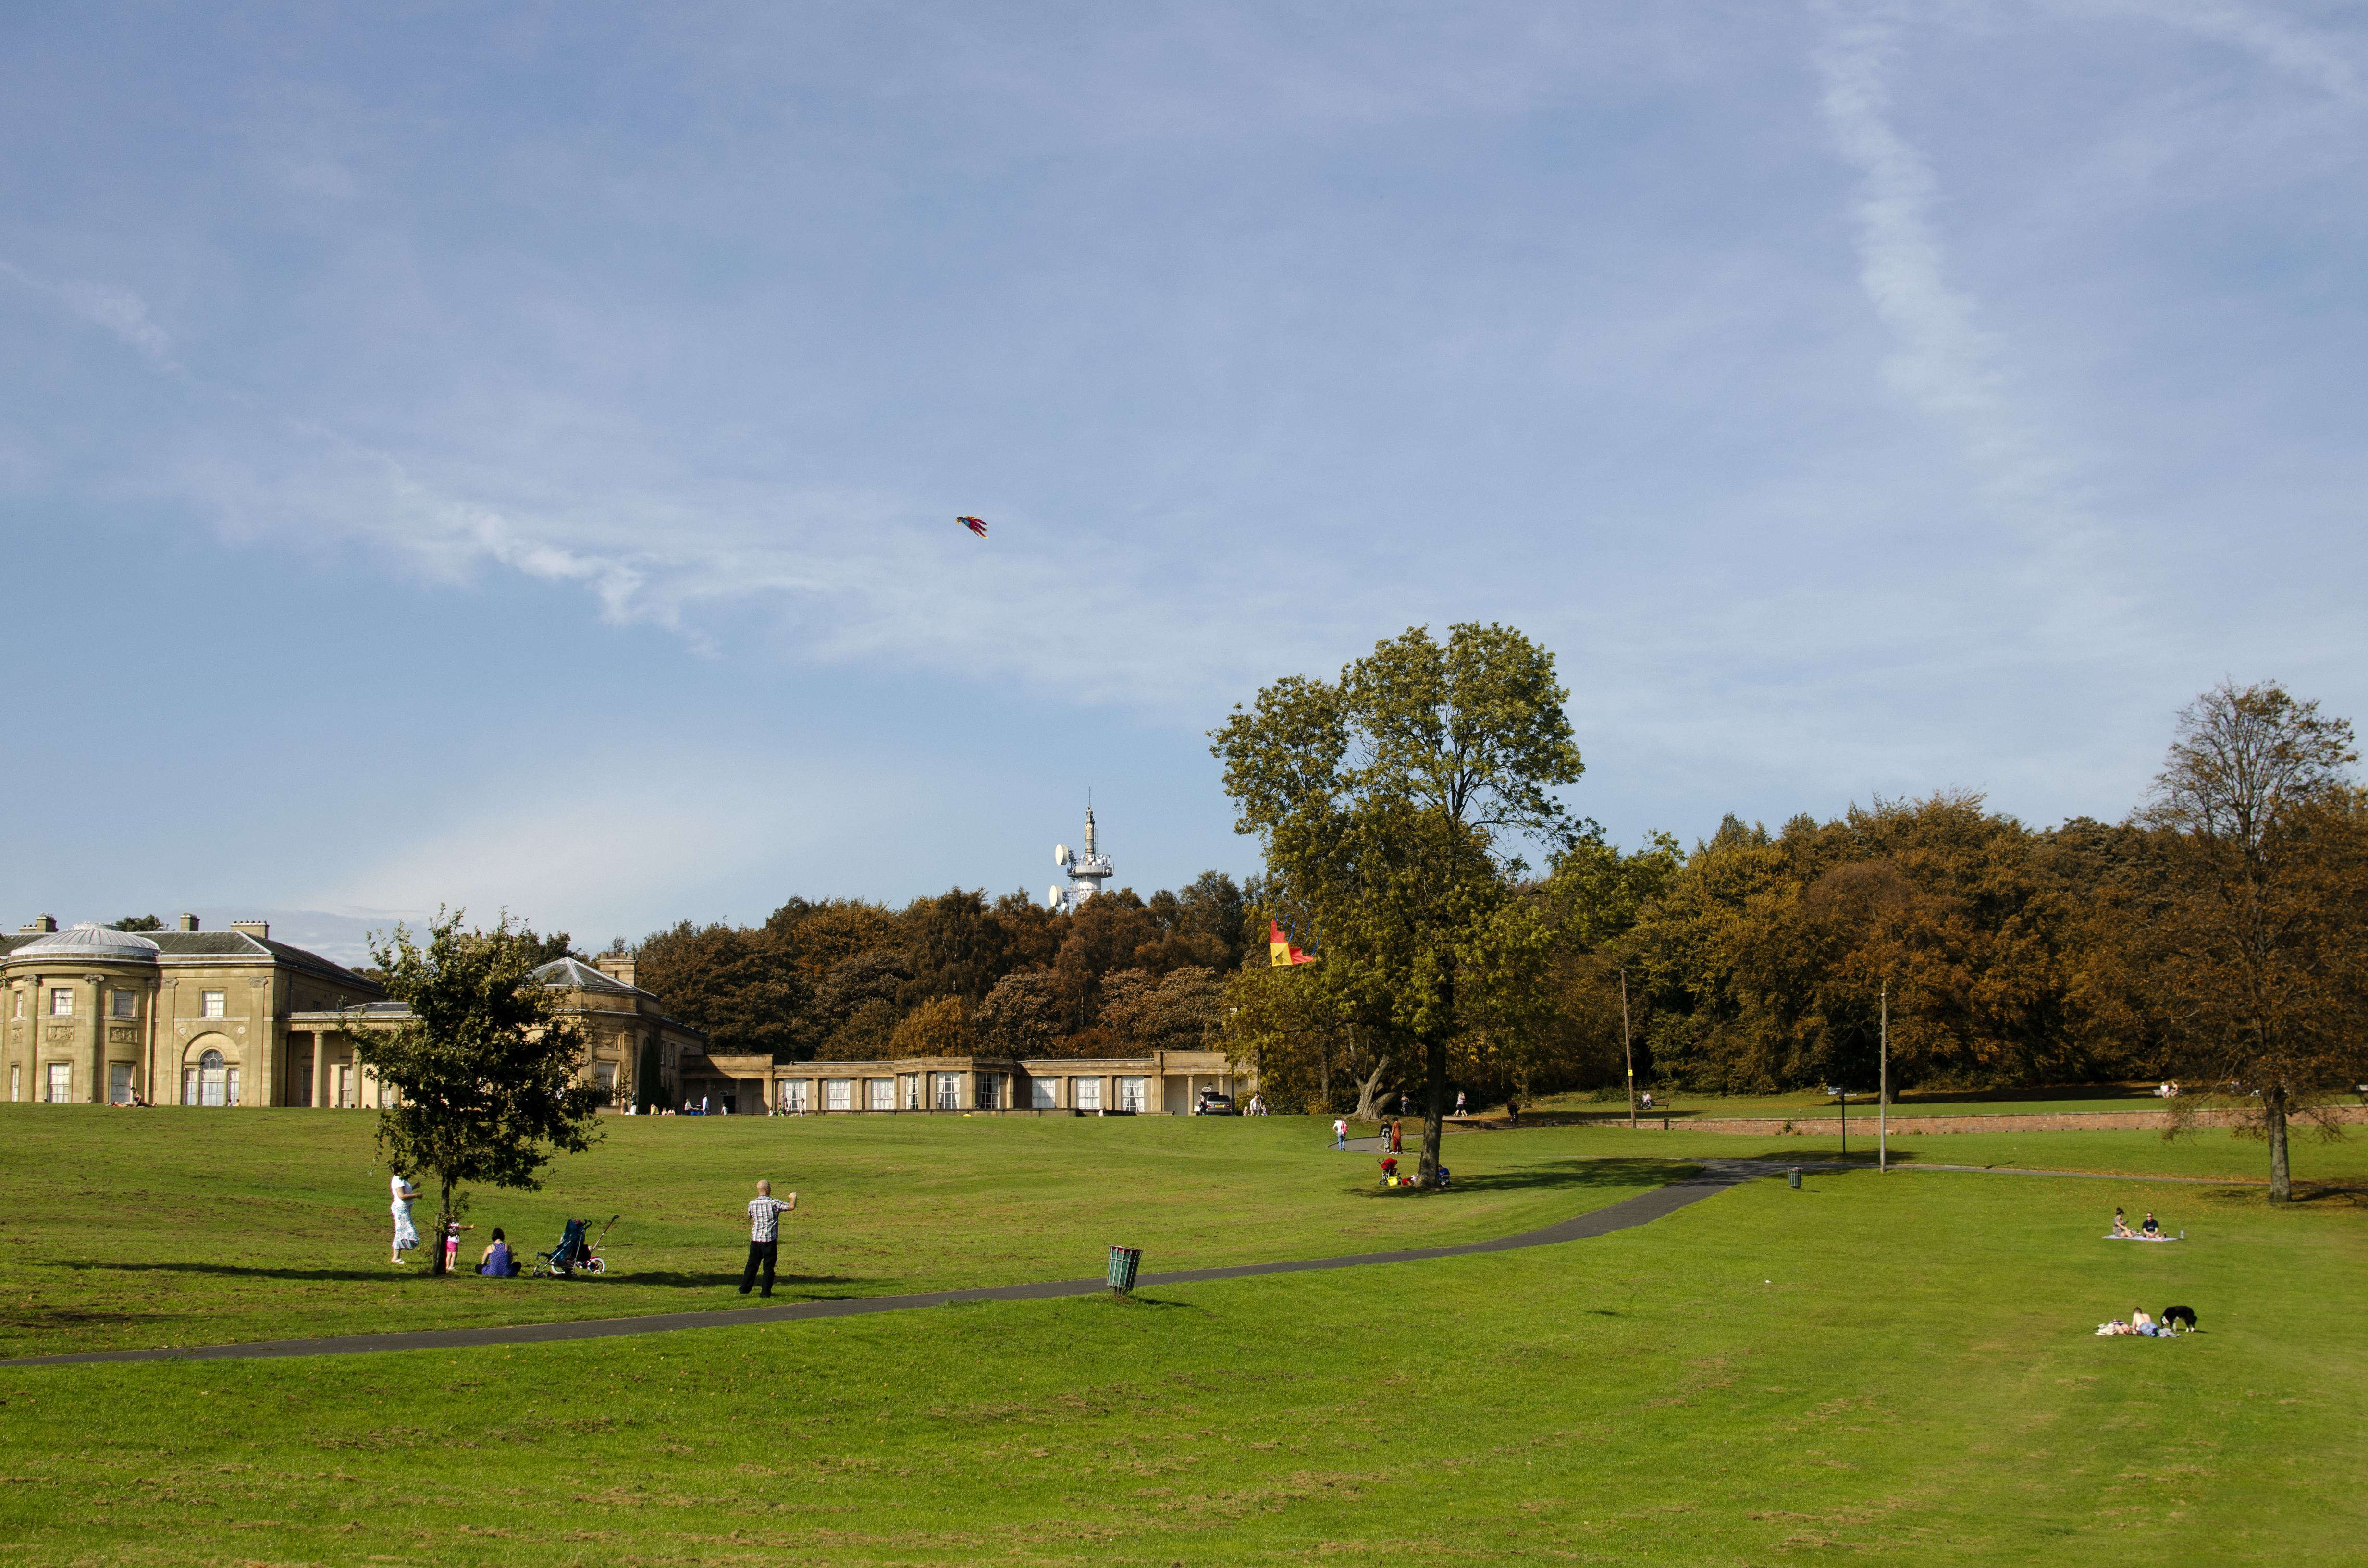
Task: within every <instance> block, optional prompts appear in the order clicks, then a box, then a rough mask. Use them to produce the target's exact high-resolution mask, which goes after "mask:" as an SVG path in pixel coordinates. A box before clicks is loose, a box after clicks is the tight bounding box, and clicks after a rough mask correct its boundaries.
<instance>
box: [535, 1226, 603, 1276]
mask: <svg viewBox="0 0 2368 1568" xmlns="http://www.w3.org/2000/svg"><path fill="white" fill-rule="evenodd" d="M591 1222H592V1221H589V1220H570V1221H567V1234H566V1235H564V1236H563V1237H561V1238H560V1242H559V1244H558V1245H557V1246H555V1247H553V1248H552V1249H551V1250H550V1251H549V1252H539V1253H537V1254H535V1255H534V1256H535V1265H534V1272H535V1274H536V1276H537V1277H538V1278H539V1277H541V1276H542V1275H545V1274H548V1275H552V1277H554V1278H556V1277H558V1276H561V1275H567V1274H574V1273H575V1271H576V1270H578V1269H582V1270H583V1271H584V1272H585V1273H586V1274H606V1273H608V1272H609V1263H608V1260H607V1259H606V1258H603V1257H602V1256H599V1253H598V1250H597V1249H598V1246H599V1242H587V1241H586V1240H585V1239H584V1228H585V1227H586V1226H587V1225H589V1224H590V1223H591ZM616 1222H617V1221H616V1217H615V1216H614V1215H611V1216H610V1217H609V1224H610V1225H614V1224H615V1223H616ZM608 1235H609V1232H608V1230H607V1228H606V1227H603V1228H602V1230H601V1232H600V1236H601V1239H602V1240H603V1241H605V1240H607V1239H608Z"/></svg>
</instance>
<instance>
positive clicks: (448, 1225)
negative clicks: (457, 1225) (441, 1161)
mask: <svg viewBox="0 0 2368 1568" xmlns="http://www.w3.org/2000/svg"><path fill="white" fill-rule="evenodd" d="M443 1187H444V1195H443V1197H442V1198H440V1199H438V1200H437V1203H438V1207H437V1212H436V1239H435V1240H434V1241H432V1242H430V1243H429V1244H428V1245H429V1246H431V1247H433V1248H434V1249H435V1250H434V1251H433V1252H432V1253H431V1254H430V1255H429V1257H428V1267H427V1272H428V1273H429V1274H430V1275H433V1276H435V1277H436V1278H442V1277H443V1274H444V1240H445V1238H446V1237H447V1236H449V1235H450V1234H451V1233H452V1184H451V1183H450V1182H449V1181H448V1182H446V1183H444V1184H443Z"/></svg>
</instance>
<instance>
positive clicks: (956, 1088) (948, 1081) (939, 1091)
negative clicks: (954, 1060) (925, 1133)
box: [929, 1073, 962, 1110]
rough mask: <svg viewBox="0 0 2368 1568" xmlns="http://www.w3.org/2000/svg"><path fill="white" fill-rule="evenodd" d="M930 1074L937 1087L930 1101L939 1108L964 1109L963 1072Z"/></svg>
mask: <svg viewBox="0 0 2368 1568" xmlns="http://www.w3.org/2000/svg"><path fill="white" fill-rule="evenodd" d="M929 1076H930V1078H931V1080H932V1081H933V1083H934V1085H935V1088H936V1094H935V1096H933V1097H932V1098H931V1100H930V1103H931V1104H932V1105H934V1106H936V1107H937V1108H939V1110H960V1109H962V1074H959V1073H932V1074H929Z"/></svg>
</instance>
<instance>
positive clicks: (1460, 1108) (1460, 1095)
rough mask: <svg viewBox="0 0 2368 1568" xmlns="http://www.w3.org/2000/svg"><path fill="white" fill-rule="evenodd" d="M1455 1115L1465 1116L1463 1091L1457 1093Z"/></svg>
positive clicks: (1459, 1090)
mask: <svg viewBox="0 0 2368 1568" xmlns="http://www.w3.org/2000/svg"><path fill="white" fill-rule="evenodd" d="M1455 1114H1456V1115H1458V1116H1462V1115H1463V1090H1461V1089H1458V1090H1456V1091H1455Z"/></svg>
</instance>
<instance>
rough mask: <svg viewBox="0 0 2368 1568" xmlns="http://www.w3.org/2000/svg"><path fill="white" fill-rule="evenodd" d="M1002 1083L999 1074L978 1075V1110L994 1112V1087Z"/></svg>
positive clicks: (1001, 1076) (1001, 1077) (1001, 1075)
mask: <svg viewBox="0 0 2368 1568" xmlns="http://www.w3.org/2000/svg"><path fill="white" fill-rule="evenodd" d="M1002 1081H1003V1074H1000V1073H981V1074H979V1075H978V1108H979V1109H981V1110H994V1109H996V1103H995V1092H996V1085H998V1084H1000V1083H1001V1082H1002Z"/></svg>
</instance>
